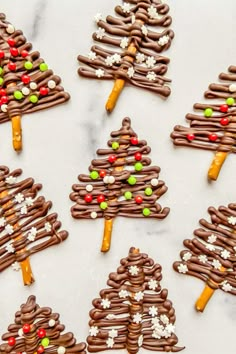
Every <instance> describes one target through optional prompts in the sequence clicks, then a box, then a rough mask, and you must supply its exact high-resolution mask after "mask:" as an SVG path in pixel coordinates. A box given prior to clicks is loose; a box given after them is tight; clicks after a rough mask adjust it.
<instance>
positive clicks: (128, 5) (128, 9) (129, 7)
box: [121, 2, 132, 14]
mask: <svg viewBox="0 0 236 354" xmlns="http://www.w3.org/2000/svg"><path fill="white" fill-rule="evenodd" d="M121 8H122V10H123V12H126V13H127V14H128V13H130V10H131V9H132V6H131V5H130V4H129V3H128V2H124V5H123V6H121Z"/></svg>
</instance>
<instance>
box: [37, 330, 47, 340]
mask: <svg viewBox="0 0 236 354" xmlns="http://www.w3.org/2000/svg"><path fill="white" fill-rule="evenodd" d="M37 335H38V337H39V338H44V337H46V331H45V329H44V328H39V329H38V330H37Z"/></svg>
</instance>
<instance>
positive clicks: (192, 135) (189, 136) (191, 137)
mask: <svg viewBox="0 0 236 354" xmlns="http://www.w3.org/2000/svg"><path fill="white" fill-rule="evenodd" d="M187 139H188V140H189V141H192V140H194V139H195V135H194V134H191V133H190V134H188V135H187Z"/></svg>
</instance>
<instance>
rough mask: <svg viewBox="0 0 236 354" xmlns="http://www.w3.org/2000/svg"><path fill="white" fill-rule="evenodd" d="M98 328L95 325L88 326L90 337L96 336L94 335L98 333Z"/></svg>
mask: <svg viewBox="0 0 236 354" xmlns="http://www.w3.org/2000/svg"><path fill="white" fill-rule="evenodd" d="M98 332H99V330H98V327H97V326H92V327H90V329H89V334H90V336H92V337H96V335H97V334H98Z"/></svg>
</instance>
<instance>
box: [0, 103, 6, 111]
mask: <svg viewBox="0 0 236 354" xmlns="http://www.w3.org/2000/svg"><path fill="white" fill-rule="evenodd" d="M1 111H2V112H7V104H2V105H1Z"/></svg>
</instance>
